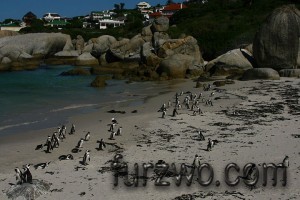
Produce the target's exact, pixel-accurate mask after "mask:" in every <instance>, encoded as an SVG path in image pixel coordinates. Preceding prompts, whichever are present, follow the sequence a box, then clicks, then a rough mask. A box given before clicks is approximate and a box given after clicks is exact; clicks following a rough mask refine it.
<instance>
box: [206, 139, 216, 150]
mask: <svg viewBox="0 0 300 200" xmlns="http://www.w3.org/2000/svg"><path fill="white" fill-rule="evenodd" d="M213 145H214V143H213V141H212V140H211V139H210V138H208V144H207V149H206V150H207V151H211V149H212V147H213Z"/></svg>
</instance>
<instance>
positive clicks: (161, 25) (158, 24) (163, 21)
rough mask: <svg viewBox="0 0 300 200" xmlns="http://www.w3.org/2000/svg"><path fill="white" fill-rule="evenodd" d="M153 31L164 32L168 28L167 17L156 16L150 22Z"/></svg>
mask: <svg viewBox="0 0 300 200" xmlns="http://www.w3.org/2000/svg"><path fill="white" fill-rule="evenodd" d="M151 29H152V31H153V32H166V31H168V29H169V19H168V18H167V17H158V18H156V19H155V20H154V22H153V23H152V26H151Z"/></svg>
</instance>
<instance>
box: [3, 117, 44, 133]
mask: <svg viewBox="0 0 300 200" xmlns="http://www.w3.org/2000/svg"><path fill="white" fill-rule="evenodd" d="M46 120H47V119H44V120H38V121H32V122H23V123H19V124H10V125H6V126H1V127H0V131H2V130H5V129H9V128H14V127H18V126H26V125H30V124H36V123H39V122H42V121H46Z"/></svg>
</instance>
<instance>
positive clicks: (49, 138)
mask: <svg viewBox="0 0 300 200" xmlns="http://www.w3.org/2000/svg"><path fill="white" fill-rule="evenodd" d="M45 146H47V150H46V152H47V153H51V151H52V150H53V146H52V141H51V137H50V135H48V138H47V140H46V144H45Z"/></svg>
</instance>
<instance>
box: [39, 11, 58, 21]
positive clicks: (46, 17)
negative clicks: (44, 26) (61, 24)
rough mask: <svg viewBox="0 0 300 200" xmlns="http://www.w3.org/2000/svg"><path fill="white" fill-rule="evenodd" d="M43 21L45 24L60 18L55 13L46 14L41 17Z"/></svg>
mask: <svg viewBox="0 0 300 200" xmlns="http://www.w3.org/2000/svg"><path fill="white" fill-rule="evenodd" d="M43 19H44V20H45V21H47V22H50V21H53V20H60V19H61V16H60V15H59V14H57V13H46V14H44V15H43Z"/></svg>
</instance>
